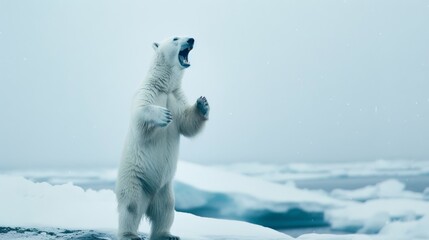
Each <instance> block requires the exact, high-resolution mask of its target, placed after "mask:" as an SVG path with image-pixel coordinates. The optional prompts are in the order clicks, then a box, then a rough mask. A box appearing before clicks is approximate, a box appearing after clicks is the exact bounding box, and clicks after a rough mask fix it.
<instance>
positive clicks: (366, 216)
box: [0, 161, 429, 240]
mask: <svg viewBox="0 0 429 240" xmlns="http://www.w3.org/2000/svg"><path fill="white" fill-rule="evenodd" d="M346 165H347V164H346ZM365 165H366V167H364V166H365ZM242 166H244V165H242ZM249 166H250V165H249ZM249 166H247V167H243V169H242V170H243V171H242V172H240V171H238V170H237V168H231V169H232V171H227V170H226V169H229V168H227V167H223V168H221V167H219V166H217V167H213V166H212V167H208V166H200V165H197V164H193V163H188V162H183V161H182V162H180V164H179V167H178V172H177V176H176V188H175V191H176V205H177V207H176V209H177V210H178V212H177V216H176V221H175V223H174V226H173V232H174V233H176V234H178V235H181V236H182V237H183V239H266V240H269V239H293V238H291V237H289V236H287V235H286V234H283V233H280V232H278V231H275V230H272V229H270V228H266V227H261V226H258V225H255V224H250V223H245V222H242V221H247V222H253V223H258V224H261V225H265V226H270V227H271V228H276V229H281V228H284V227H289V228H290V227H296V226H299V227H304V226H306V227H312V226H329V227H330V228H331V229H332V230H339V231H342V232H347V233H348V234H342V235H333V234H303V235H301V236H299V237H298V238H297V239H341V240H342V239H344V240H345V239H358V240H360V239H375V240H387V239H389V240H391V239H393V240H395V239H398V240H399V239H415V240H420V239H421V240H423V239H429V231H427V229H429V188H427V189H426V190H425V191H423V192H413V191H410V190H406V186H405V184H404V183H402V182H400V181H398V180H396V179H394V178H392V179H387V180H385V181H382V182H380V183H376V184H373V185H368V186H364V187H362V188H358V189H353V190H351V189H336V190H333V191H323V190H308V189H300V188H298V187H296V185H294V184H293V182H291V179H288V181H287V182H286V183H280V182H278V181H272V180H270V181H268V180H267V178H266V177H265V176H267V175H269V174H268V173H267V174H265V173H263V169H262V168H263V167H264V166H258V165H255V168H257V169H253V170H252V169H251V168H252V167H249ZM302 166H304V165H302ZM340 166H341V169H342V170H341V172H343V173H344V172H346V173H345V174H343V175H342V177H341V178H339V180H341V179H342V178H344V175H347V176H351V175H355V173H353V174H352V172H357V170H356V169H357V167H356V166H360V167H359V169H366V171H364V172H366V173H370V174H377V171H378V174H379V175H381V174H386V173H388V174H386V175H388V176H390V177H394V176H395V175H394V174H393V173H396V174H397V175H398V174H403V175H401V176H405V172H407V173H408V174H414V175H419V174H423V175H424V174H427V171H428V166H429V163H428V162H414V163H409V164H404V163H403V162H401V163H397V162H396V163H395V162H394V163H392V164H391V165H390V166H388V164H384V163H382V162H380V161H378V162H375V163H374V164H363V163H362V164H349V165H348V166H355V167H352V168H351V167H348V168H347V167H344V165H341V164H340ZM382 166H383V167H382ZM317 167H320V168H321V169H313V170H311V172H313V173H316V175H319V174H320V173H322V172H325V174H324V176H323V177H331V178H335V177H338V175H337V174H332V172H335V171H339V170H338V169H337V170H335V167H334V169H330V170H329V168H327V167H326V166H324V165H320V166H319V165H316V166H315V167H314V168H317ZM331 167H332V166H331ZM337 168H338V165H337ZM267 169H268V170H267ZM347 169H349V170H347ZM350 169H354V170H350ZM389 169H390V170H389ZM271 170H272V168H271V167H266V169H265V171H268V172H270V171H271ZM294 171H296V174H297V175H299V174H300V173H299V171H302V172H304V173H305V172H309V171H310V170H309V166H304V167H301V168H297V167H295V170H294ZM250 172H252V173H250ZM326 172H331V173H326ZM313 173H312V174H313ZM356 174H357V173H356ZM285 175H288V173H286V174H285ZM23 176H24V177H26V178H23ZM301 176H302V175H301ZM307 177H308V176H307ZM309 177H310V178H314V175H312V176H309ZM114 178H115V170H103V171H83V172H82V171H75V172H61V171H50V172H41V171H32V172H29V171H20V172H18V171H14V172H4V173H3V174H2V175H0V196H1V197H0V201H1V202H0V227H3V228H1V229H0V239H7V238H9V237H10V236H11V235H10V234H12V235H13V236H14V237H13V238H16V237H22V235H23V234H24V233H23V232H26V234H27V235H28V234H30V235H31V234H33V235H31V237H30V238H31V239H49V236H51V237H52V236H55V237H59V238H60V239H61V238H62V237H63V236H64V238H67V237H65V236H66V235H70V234H75V235H79V234H81V235H85V234H86V235H88V234H92V233H91V232H88V230H90V229H93V230H97V231H96V232H95V234H101V235H100V236H102V238H99V239H103V238H104V239H111V238H114V237H113V236H114V230H115V228H116V206H115V205H116V204H115V198H114V194H113V192H112V191H111V190H110V189H100V190H92V189H91V187H90V186H91V183H92V185H94V186H96V187H95V188H103V187H101V186H103V184H105V185H104V186H110V187H107V188H111V184H113V182H114ZM284 178H287V177H286V176H285V177H284ZM47 182H49V183H47ZM427 184H428V185H429V183H427ZM183 212H189V213H194V214H197V215H200V216H208V217H216V218H226V219H237V220H242V221H231V220H219V219H212V218H203V217H197V216H195V215H192V214H189V213H183ZM4 227H12V228H8V229H9V230H4V229H5V228H4ZM16 228H20V229H21V230H19V229H18V230H17V229H16ZM32 228H37V230H34V231H32V230H28V231H25V230H22V229H32ZM46 228H47V229H48V230H43V231H42V230H40V229H46ZM52 228H60V229H66V230H67V231H65V232H66V233H64V231H63V230H52ZM49 229H51V230H49ZM147 229H148V226H147V223H146V222H144V223H143V224H142V226H141V228H140V230H141V231H142V233H143V234H144V233H147ZM70 230H83V231H70ZM35 231H36V233H38V232H45V233H44V234H43V233H39V234H35ZM69 231H70V232H69ZM8 234H9V235H8ZM42 235H43V236H42ZM37 237H42V238H37ZM76 238H77V237H76ZM93 239H97V238H93Z"/></svg>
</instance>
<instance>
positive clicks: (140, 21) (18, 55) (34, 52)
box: [0, 0, 429, 169]
mask: <svg viewBox="0 0 429 240" xmlns="http://www.w3.org/2000/svg"><path fill="white" fill-rule="evenodd" d="M169 36H191V37H194V38H195V39H196V44H195V48H194V50H193V51H192V52H191V53H190V57H189V59H190V61H191V63H192V66H191V67H190V68H188V69H187V70H186V71H187V72H186V73H185V76H184V80H183V88H184V90H185V92H186V94H187V96H188V100H189V101H190V102H194V101H195V100H196V99H197V98H198V97H199V96H201V95H204V96H206V97H207V99H208V101H209V103H210V105H211V115H210V120H209V122H208V124H207V125H206V129H205V131H204V132H203V134H201V135H200V136H198V137H196V138H194V139H192V140H183V141H182V144H181V153H180V158H181V159H184V160H188V161H194V162H200V163H223V162H231V161H259V162H294V161H357V160H375V159H380V158H383V159H426V160H427V159H429V1H419V0H414V1H405V0H404V1H393V0H383V1H373V0H355V1H343V0H341V1H336V0H331V1H318V0H314V1H303V0H296V1H280V0H279V1H262V0H260V1H230V0H224V1H197V0H195V1H188V0H186V1H153V2H147V1H140V0H139V1H137V0H135V1H106V0H103V1H101V0H93V1H86V0H73V1H72V0H68V1H56V0H55V1H54V0H52V1H46V0H42V1H30V0H28V1H16V0H3V1H0V81H1V85H0V109H1V111H0V112H1V120H0V169H1V168H10V167H30V168H35V167H61V166H65V167H86V166H117V165H118V162H119V159H120V155H121V151H122V148H123V144H124V138H125V134H126V132H127V129H128V121H129V110H130V106H131V98H132V95H133V94H134V91H135V89H136V88H137V86H138V85H139V84H140V82H141V81H142V80H143V78H144V76H145V74H146V72H147V69H148V64H149V61H150V59H151V56H152V54H153V50H152V47H151V43H152V42H154V41H161V40H162V39H164V38H166V37H169Z"/></svg>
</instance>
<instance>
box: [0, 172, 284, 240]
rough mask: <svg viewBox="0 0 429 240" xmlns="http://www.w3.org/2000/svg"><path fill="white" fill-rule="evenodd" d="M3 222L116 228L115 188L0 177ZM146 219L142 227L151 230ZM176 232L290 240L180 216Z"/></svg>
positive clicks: (184, 235) (276, 234)
mask: <svg viewBox="0 0 429 240" xmlns="http://www.w3.org/2000/svg"><path fill="white" fill-rule="evenodd" d="M0 196H1V204H0V213H1V214H0V226H11V227H37V228H42V227H55V228H65V229H98V230H104V231H110V232H111V231H113V230H114V229H116V225H117V224H116V221H117V213H116V201H115V196H114V193H113V192H112V191H111V190H100V191H93V190H86V191H85V190H83V189H82V188H80V187H77V186H74V185H72V184H63V185H51V184H48V183H34V182H31V181H29V180H26V179H24V178H22V177H16V176H5V175H0ZM147 229H148V223H147V222H143V224H142V225H141V227H140V231H147ZM172 232H174V233H175V234H178V235H180V236H182V239H184V240H186V239H234V238H237V239H260V238H261V237H263V238H264V239H273V240H274V239H276V240H277V239H279V240H280V239H291V238H290V237H288V236H286V235H285V234H282V233H279V232H277V231H274V230H271V229H269V228H265V227H261V226H257V225H254V224H249V223H245V222H238V221H231V220H218V219H208V218H202V217H197V216H194V215H191V214H186V213H180V212H178V213H177V214H176V220H175V222H174V225H173V227H172Z"/></svg>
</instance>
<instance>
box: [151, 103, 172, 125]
mask: <svg viewBox="0 0 429 240" xmlns="http://www.w3.org/2000/svg"><path fill="white" fill-rule="evenodd" d="M157 110H158V112H157V114H156V117H155V118H154V124H155V126H158V127H166V126H167V125H168V124H169V123H170V122H171V121H172V120H173V116H172V115H171V112H170V110H168V109H167V108H163V107H158V109H157Z"/></svg>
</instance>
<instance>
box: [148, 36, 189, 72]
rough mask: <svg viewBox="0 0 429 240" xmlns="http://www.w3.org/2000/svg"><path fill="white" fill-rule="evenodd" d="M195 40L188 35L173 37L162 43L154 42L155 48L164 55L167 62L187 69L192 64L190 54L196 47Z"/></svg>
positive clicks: (157, 52)
mask: <svg viewBox="0 0 429 240" xmlns="http://www.w3.org/2000/svg"><path fill="white" fill-rule="evenodd" d="M194 41H195V40H194V39H193V38H188V37H172V38H168V39H166V40H164V41H162V42H161V43H153V49H154V50H155V52H156V54H161V55H162V56H163V58H164V61H165V63H166V64H168V65H170V66H178V67H179V68H180V69H185V68H188V67H189V66H191V64H190V63H189V60H188V54H189V52H190V51H191V50H192V48H193V47H194Z"/></svg>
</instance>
